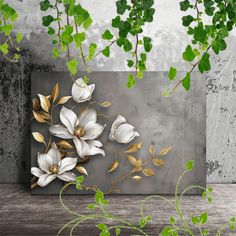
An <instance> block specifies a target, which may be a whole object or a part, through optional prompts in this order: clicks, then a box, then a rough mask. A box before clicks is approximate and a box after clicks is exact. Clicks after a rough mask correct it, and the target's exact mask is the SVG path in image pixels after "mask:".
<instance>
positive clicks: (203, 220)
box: [199, 212, 208, 224]
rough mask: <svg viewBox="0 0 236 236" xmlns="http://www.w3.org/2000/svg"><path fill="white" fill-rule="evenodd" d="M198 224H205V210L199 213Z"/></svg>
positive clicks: (206, 216) (206, 217)
mask: <svg viewBox="0 0 236 236" xmlns="http://www.w3.org/2000/svg"><path fill="white" fill-rule="evenodd" d="M199 220H200V222H199V223H200V224H206V222H207V220H208V213H207V212H204V213H202V214H201V215H200V218H199Z"/></svg>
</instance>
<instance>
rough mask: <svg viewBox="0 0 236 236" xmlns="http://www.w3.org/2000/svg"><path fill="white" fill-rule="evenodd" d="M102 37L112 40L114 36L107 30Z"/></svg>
mask: <svg viewBox="0 0 236 236" xmlns="http://www.w3.org/2000/svg"><path fill="white" fill-rule="evenodd" d="M102 38H103V39H105V40H111V39H112V38H113V35H112V33H111V32H110V31H109V30H106V31H105V32H104V33H103V34H102Z"/></svg>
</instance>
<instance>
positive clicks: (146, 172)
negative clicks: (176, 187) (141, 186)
mask: <svg viewBox="0 0 236 236" xmlns="http://www.w3.org/2000/svg"><path fill="white" fill-rule="evenodd" d="M142 172H143V174H144V175H145V176H154V175H155V172H154V171H153V170H152V169H151V168H146V169H143V170H142Z"/></svg>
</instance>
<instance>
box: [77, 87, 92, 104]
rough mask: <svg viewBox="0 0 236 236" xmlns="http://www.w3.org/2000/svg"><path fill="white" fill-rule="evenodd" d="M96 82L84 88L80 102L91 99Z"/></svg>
mask: <svg viewBox="0 0 236 236" xmlns="http://www.w3.org/2000/svg"><path fill="white" fill-rule="evenodd" d="M94 89H95V84H91V85H89V86H87V87H86V88H85V89H84V93H83V95H82V96H81V98H80V102H86V101H88V100H90V99H91V97H92V93H93V90H94Z"/></svg>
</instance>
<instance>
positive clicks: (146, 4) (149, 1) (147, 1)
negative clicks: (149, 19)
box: [142, 0, 154, 10]
mask: <svg viewBox="0 0 236 236" xmlns="http://www.w3.org/2000/svg"><path fill="white" fill-rule="evenodd" d="M142 4H143V9H144V10H148V9H150V8H151V7H152V6H153V4H154V0H142Z"/></svg>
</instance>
